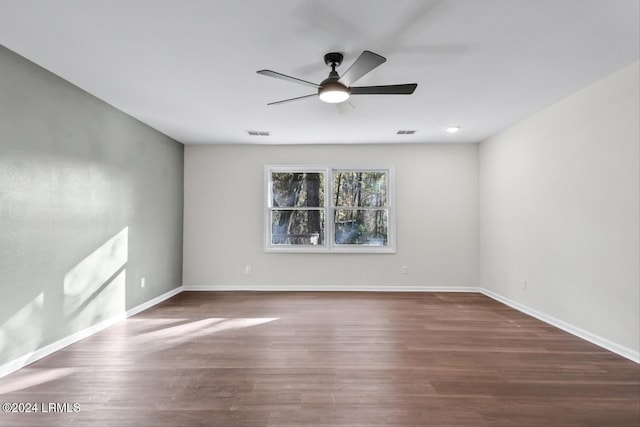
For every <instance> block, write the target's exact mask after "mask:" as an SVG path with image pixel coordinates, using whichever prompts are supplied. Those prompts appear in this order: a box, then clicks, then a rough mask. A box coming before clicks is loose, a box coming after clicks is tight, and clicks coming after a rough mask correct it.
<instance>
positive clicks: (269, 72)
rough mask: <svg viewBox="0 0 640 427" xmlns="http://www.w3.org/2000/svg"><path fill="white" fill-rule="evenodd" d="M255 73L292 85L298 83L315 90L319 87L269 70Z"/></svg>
mask: <svg viewBox="0 0 640 427" xmlns="http://www.w3.org/2000/svg"><path fill="white" fill-rule="evenodd" d="M256 73H258V74H262V75H263V76H268V77H275V78H276V79H281V80H286V81H289V82H293V83H299V84H303V85H307V86H311V87H315V88H316V89H317V88H319V87H320V85H317V84H315V83H311V82H308V81H306V80H302V79H298V78H296V77H291V76H287V75H286V74H281V73H277V72H275V71H271V70H260V71H256Z"/></svg>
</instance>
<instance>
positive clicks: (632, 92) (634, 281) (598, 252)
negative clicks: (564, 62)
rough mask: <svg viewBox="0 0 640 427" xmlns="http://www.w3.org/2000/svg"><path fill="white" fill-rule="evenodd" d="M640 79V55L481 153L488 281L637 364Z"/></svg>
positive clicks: (639, 333) (485, 279)
mask: <svg viewBox="0 0 640 427" xmlns="http://www.w3.org/2000/svg"><path fill="white" fill-rule="evenodd" d="M639 83H640V71H639V66H638V62H635V63H634V64H631V65H629V66H628V67H625V68H624V69H622V70H620V71H618V72H617V73H614V74H612V75H611V76H609V77H607V78H605V79H603V80H601V81H599V82H596V83H594V84H592V85H590V86H589V87H587V88H585V89H583V90H581V91H579V92H577V93H575V94H573V95H571V96H570V97H568V98H566V99H564V100H562V101H560V102H558V103H557V104H555V105H553V106H551V107H549V108H547V109H545V110H543V111H541V112H539V113H538V114H536V115H534V116H532V117H530V118H528V119H527V120H524V121H522V122H520V123H518V124H517V125H515V126H513V127H511V128H510V129H508V130H505V131H504V132H501V133H500V134H499V135H496V136H494V137H493V138H491V139H489V140H487V141H484V142H483V143H482V144H481V145H480V156H479V160H480V206H481V208H480V217H481V222H480V223H481V226H480V236H481V237H480V241H481V251H480V253H481V256H480V259H481V264H480V265H481V269H480V270H481V284H482V286H483V287H484V288H486V289H488V290H490V291H492V292H494V293H496V294H498V295H500V296H502V297H505V298H508V299H509V300H511V301H515V302H516V303H518V304H521V305H524V306H526V307H529V308H531V309H533V310H535V311H537V312H538V313H542V314H544V315H546V316H551V317H553V318H555V319H558V320H559V321H561V322H565V323H566V324H569V325H572V326H573V327H574V328H578V329H580V330H582V331H586V332H587V333H588V334H591V335H593V336H596V337H601V338H602V339H601V340H598V341H599V342H601V343H602V344H604V345H607V346H608V347H609V348H616V349H617V351H618V352H620V353H621V354H626V355H628V356H629V357H631V358H635V359H637V357H638V352H639V351H640V285H639V284H640V264H639V260H640V143H639V141H640V127H639V120H638V117H640V89H639ZM522 279H525V280H526V281H527V286H526V289H523V287H522Z"/></svg>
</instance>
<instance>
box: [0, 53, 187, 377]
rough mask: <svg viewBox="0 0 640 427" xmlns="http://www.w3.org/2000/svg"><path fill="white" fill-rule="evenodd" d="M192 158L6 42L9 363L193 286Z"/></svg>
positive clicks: (2, 342) (1, 144) (0, 56)
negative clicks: (189, 279)
mask: <svg viewBox="0 0 640 427" xmlns="http://www.w3.org/2000/svg"><path fill="white" fill-rule="evenodd" d="M183 152H184V150H183V146H182V144H179V143H177V142H176V141H174V140H172V139H170V138H168V137H166V136H164V135H162V134H160V133H159V132H157V131H155V130H153V129H151V128H149V127H148V126H146V125H144V124H142V123H140V122H138V121H137V120H135V119H133V118H131V117H129V116H127V115H125V114H124V113H122V112H120V111H118V110H116V109H114V108H113V107H111V106H109V105H107V104H105V103H104V102H102V101H100V100H98V99H96V98H95V97H93V96H91V95H89V94H87V93H86V92H84V91H82V90H81V89H79V88H77V87H75V86H73V85H71V84H70V83H68V82H66V81H64V80H62V79H60V78H58V77H57V76H55V75H53V74H51V73H50V72H48V71H46V70H44V69H42V68H40V67H38V66H36V65H35V64H33V63H31V62H29V61H27V60H26V59H24V58H22V57H20V56H18V55H16V54H15V53H13V52H11V51H9V50H7V49H5V48H4V47H2V46H0V299H1V304H0V366H1V365H3V364H4V363H7V362H9V361H11V360H14V359H16V358H18V357H20V356H24V355H25V354H29V353H30V352H33V351H34V350H36V349H38V348H41V347H43V346H45V345H47V344H50V343H52V342H54V341H57V340H60V339H62V338H64V337H67V336H69V335H71V334H72V333H74V332H77V331H80V330H82V329H85V328H87V327H89V326H92V325H95V324H96V323H98V322H100V321H102V320H105V319H108V318H110V317H112V316H114V315H117V314H122V313H123V312H124V311H125V310H127V309H130V308H132V307H135V306H137V305H139V304H141V303H144V302H146V301H148V300H150V299H152V298H154V297H156V296H159V295H161V294H163V293H166V292H167V291H169V290H171V289H173V288H176V287H177V286H179V285H180V284H181V280H182V279H181V277H182V212H183ZM142 277H145V279H146V286H145V287H144V288H142V287H141V286H140V279H141V278H142Z"/></svg>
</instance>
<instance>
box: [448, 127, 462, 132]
mask: <svg viewBox="0 0 640 427" xmlns="http://www.w3.org/2000/svg"><path fill="white" fill-rule="evenodd" d="M459 130H460V126H450V127H448V128H447V132H449V133H456V132H458V131H459Z"/></svg>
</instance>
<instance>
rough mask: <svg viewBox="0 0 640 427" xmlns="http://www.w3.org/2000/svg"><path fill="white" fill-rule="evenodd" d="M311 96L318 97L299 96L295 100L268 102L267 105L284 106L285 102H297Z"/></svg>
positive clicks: (314, 94)
mask: <svg viewBox="0 0 640 427" xmlns="http://www.w3.org/2000/svg"><path fill="white" fill-rule="evenodd" d="M312 96H318V94H317V93H312V94H311V95H305V96H299V97H297V98H289V99H283V100H282V101H276V102H270V103H268V104H267V105H277V104H286V103H287V102H293V101H297V100H299V99H304V98H311V97H312Z"/></svg>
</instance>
